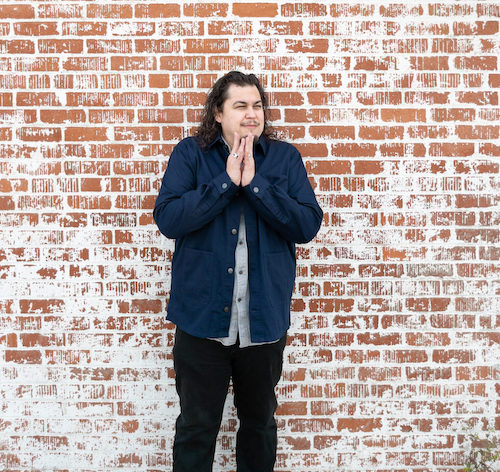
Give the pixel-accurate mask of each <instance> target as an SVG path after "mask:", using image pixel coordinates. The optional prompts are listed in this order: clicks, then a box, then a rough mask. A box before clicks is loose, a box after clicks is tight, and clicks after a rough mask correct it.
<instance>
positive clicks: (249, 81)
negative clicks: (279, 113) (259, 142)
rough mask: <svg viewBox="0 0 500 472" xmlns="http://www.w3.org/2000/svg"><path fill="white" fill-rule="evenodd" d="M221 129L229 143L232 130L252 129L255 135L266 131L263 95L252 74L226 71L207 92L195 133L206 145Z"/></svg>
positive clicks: (239, 131)
mask: <svg viewBox="0 0 500 472" xmlns="http://www.w3.org/2000/svg"><path fill="white" fill-rule="evenodd" d="M221 131H222V135H223V136H224V138H225V139H226V141H227V142H228V143H229V144H230V145H232V143H233V137H234V132H235V131H236V132H237V133H238V134H239V135H240V136H246V135H248V134H249V133H252V134H253V135H254V136H256V138H258V137H259V136H260V135H261V134H262V133H263V132H264V134H265V135H270V131H269V128H268V125H267V103H266V96H265V94H264V90H263V89H262V86H261V85H260V82H259V80H258V79H257V77H256V76H255V75H254V74H243V73H242V72H236V71H233V72H229V73H228V74H226V75H224V76H223V77H221V78H220V79H219V80H217V82H216V83H215V84H214V86H213V88H212V90H211V91H210V93H209V94H208V97H207V101H206V103H205V109H204V111H203V117H202V122H201V126H200V129H199V131H198V137H200V138H201V139H202V141H203V143H204V144H205V145H208V144H209V143H210V142H211V141H213V140H214V139H215V137H216V136H217V134H218V133H219V132H221Z"/></svg>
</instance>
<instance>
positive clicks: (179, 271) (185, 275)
mask: <svg viewBox="0 0 500 472" xmlns="http://www.w3.org/2000/svg"><path fill="white" fill-rule="evenodd" d="M175 259H176V260H175V266H174V267H173V271H172V288H171V292H172V295H174V294H175V297H176V298H179V299H181V300H183V301H184V302H185V303H187V304H192V305H196V306H199V305H202V304H205V303H207V302H209V301H210V300H211V299H212V292H213V287H214V279H215V274H214V267H215V263H214V254H213V252H210V251H202V250H200V249H193V248H190V247H184V248H183V249H182V250H181V251H180V253H179V254H177V257H176V258H175Z"/></svg>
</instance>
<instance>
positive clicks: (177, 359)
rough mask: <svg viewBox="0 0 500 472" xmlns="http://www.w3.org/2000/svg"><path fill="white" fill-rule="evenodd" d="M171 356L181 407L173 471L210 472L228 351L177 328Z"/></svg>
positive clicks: (225, 383)
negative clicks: (172, 357) (172, 355)
mask: <svg viewBox="0 0 500 472" xmlns="http://www.w3.org/2000/svg"><path fill="white" fill-rule="evenodd" d="M173 354H174V369H175V384H176V389H177V393H178V395H179V399H180V405H181V413H180V415H179V417H178V418H177V421H176V431H175V438H174V447H173V463H174V466H173V471H174V472H211V471H212V465H213V460H214V453H215V445H216V439H217V434H218V432H219V428H220V424H221V420H222V413H223V409H224V402H225V399H226V395H227V390H228V386H229V379H230V376H231V365H230V359H231V357H230V350H229V349H228V348H226V347H225V346H223V345H222V344H220V343H218V342H217V341H211V340H208V339H201V338H196V337H194V336H191V335H189V334H187V333H185V332H184V331H181V330H179V329H177V331H176V334H175V344H174V349H173Z"/></svg>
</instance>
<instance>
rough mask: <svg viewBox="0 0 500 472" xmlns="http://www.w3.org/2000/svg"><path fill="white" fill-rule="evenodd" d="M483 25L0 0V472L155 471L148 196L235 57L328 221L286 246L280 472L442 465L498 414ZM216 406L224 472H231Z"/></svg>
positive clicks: (162, 405)
mask: <svg viewBox="0 0 500 472" xmlns="http://www.w3.org/2000/svg"><path fill="white" fill-rule="evenodd" d="M499 16H500V7H499V5H498V3H497V2H496V1H473V0H470V1H456V0H454V1H448V0H446V1H445V0H443V1H437V2H433V1H425V0H422V1H406V2H400V3H393V2H386V1H374V0H373V1H370V2H355V1H344V2H337V1H326V2H303V3H300V2H297V3H296V2H293V1H286V0H283V1H281V0H280V1H278V2H273V1H268V2H257V3H251V4H250V3H239V2H238V3H228V2H225V1H221V2H219V3H211V2H197V3H188V2H185V3H182V2H173V3H172V2H170V1H167V2H159V3H150V2H146V1H125V0H123V1H108V2H104V1H103V2H101V1H91V0H89V1H47V2H45V1H34V0H33V1H31V2H23V1H19V2H15V1H3V2H1V3H0V31H1V33H2V35H1V39H0V51H1V56H0V88H1V91H0V136H1V141H2V142H1V144H0V209H1V213H0V221H1V233H0V235H1V236H0V238H1V245H0V309H1V313H2V316H1V318H0V380H1V385H0V415H1V416H0V469H1V470H4V471H28V470H29V471H42V470H43V471H56V470H57V471H63V470H65V471H70V472H83V471H99V472H103V471H112V470H124V471H128V470H130V471H132V470H133V471H150V472H153V471H166V470H170V467H171V459H170V448H171V445H172V438H173V427H174V421H175V418H176V415H177V412H178V404H177V397H176V393H175V388H174V381H173V375H174V374H173V370H172V357H171V347H172V340H173V339H172V336H173V326H172V325H170V324H168V323H166V322H165V321H164V320H163V314H164V312H165V307H166V298H167V296H168V289H169V274H170V259H171V256H172V251H173V243H172V241H169V240H167V239H165V238H164V237H162V236H160V234H159V233H158V231H157V230H156V227H155V225H154V223H153V220H152V216H151V210H152V207H153V204H154V201H155V198H156V195H157V192H158V189H159V183H160V179H161V176H162V175H163V172H164V169H165V168H166V165H167V161H168V156H169V153H170V152H171V150H172V148H173V146H174V145H175V144H176V143H177V142H178V141H179V140H180V139H181V138H182V137H184V136H187V135H189V134H190V133H192V131H193V128H194V127H195V126H196V124H197V121H198V119H199V116H200V109H201V106H202V104H203V103H204V100H205V96H206V92H207V91H208V89H209V88H210V86H211V85H212V84H213V82H214V81H215V79H216V78H217V77H219V76H220V75H222V74H223V73H224V72H226V71H228V70H231V69H240V70H244V71H253V72H255V73H257V74H258V75H259V77H260V78H261V79H262V81H263V83H264V84H265V86H266V87H267V89H268V90H269V91H270V93H269V97H270V102H271V108H272V118H273V122H274V124H275V126H276V128H277V129H278V130H279V132H280V133H281V135H282V136H283V137H284V138H286V139H288V140H290V141H292V142H294V143H295V144H296V145H297V147H298V148H299V149H300V151H301V153H302V155H303V158H304V161H305V163H306V166H307V169H308V171H309V174H310V178H311V181H312V182H313V185H314V188H315V191H316V193H317V195H318V199H319V201H320V204H321V205H322V207H323V209H324V211H325V217H324V224H323V227H322V229H321V231H320V233H319V234H318V236H317V238H316V239H315V240H314V241H313V242H312V243H310V244H307V245H302V246H299V247H298V268H297V281H296V285H295V293H294V297H293V326H292V328H291V330H290V335H291V336H290V343H289V346H288V348H287V351H286V361H285V370H284V375H283V380H282V382H281V383H280V386H279V400H280V407H279V411H278V422H279V434H280V442H279V455H278V460H277V466H276V471H280V472H301V471H308V472H309V471H311V472H312V471H316V472H330V471H332V472H333V471H347V470H349V471H350V470H353V471H354V470H355V471H363V472H366V471H401V472H402V471H419V472H430V471H440V472H451V471H458V470H459V469H460V465H461V464H462V462H463V459H464V444H463V439H464V438H463V436H461V434H460V431H461V428H462V426H463V425H464V424H465V423H466V422H467V421H469V420H472V421H473V423H474V424H475V425H476V426H475V427H476V429H477V430H478V431H479V430H481V429H483V430H484V429H485V428H486V426H487V423H488V421H489V422H490V424H494V423H495V420H496V427H497V428H498V429H500V421H499V416H498V406H497V403H496V402H497V398H498V397H497V394H498V388H499V386H498V383H497V384H495V375H494V374H495V369H494V367H495V362H497V361H498V357H499V356H498V354H499V350H498V343H499V340H500V339H499V338H500V336H499V331H498V325H499V322H498V319H499V318H498V313H499V311H498V308H499V307H498V304H497V305H496V306H495V303H494V302H495V290H497V294H498V286H497V285H495V278H498V268H499V266H498V256H499V246H498V242H499V231H498V224H499V213H498V202H499V194H498V188H499V179H498V171H499V163H498V157H499V155H500V147H499V144H500V142H499V125H498V123H499V122H498V120H499V116H500V108H499V106H498V89H499V86H500V73H499V70H498V67H499V58H498V54H499V49H500V48H499V36H498V33H499ZM497 300H498V299H497ZM495 389H496V390H495ZM231 400H232V399H231V397H228V402H227V404H226V412H225V417H224V423H223V429H222V432H221V435H220V437H219V443H218V449H217V455H216V463H217V466H216V467H215V469H214V470H215V471H217V472H226V471H232V470H234V468H235V467H234V455H233V448H234V444H235V428H236V417H235V412H234V408H233V407H232V401H231ZM496 408H497V409H496ZM495 415H497V416H495Z"/></svg>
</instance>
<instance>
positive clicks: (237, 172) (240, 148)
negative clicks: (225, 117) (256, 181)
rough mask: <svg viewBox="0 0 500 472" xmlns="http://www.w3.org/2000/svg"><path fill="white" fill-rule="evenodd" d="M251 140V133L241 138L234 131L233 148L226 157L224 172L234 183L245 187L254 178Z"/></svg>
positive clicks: (252, 138)
mask: <svg viewBox="0 0 500 472" xmlns="http://www.w3.org/2000/svg"><path fill="white" fill-rule="evenodd" d="M253 140H254V136H253V134H252V133H250V134H248V135H247V136H245V137H243V138H242V137H240V135H239V134H238V133H236V132H235V133H234V144H233V149H232V150H231V152H230V154H229V156H228V157H227V164H226V172H227V173H228V175H229V177H230V178H231V180H232V181H233V183H234V184H235V185H238V186H240V185H241V186H242V187H245V186H246V185H248V184H249V183H250V182H251V181H252V179H253V178H254V175H255V161H254V159H253Z"/></svg>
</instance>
